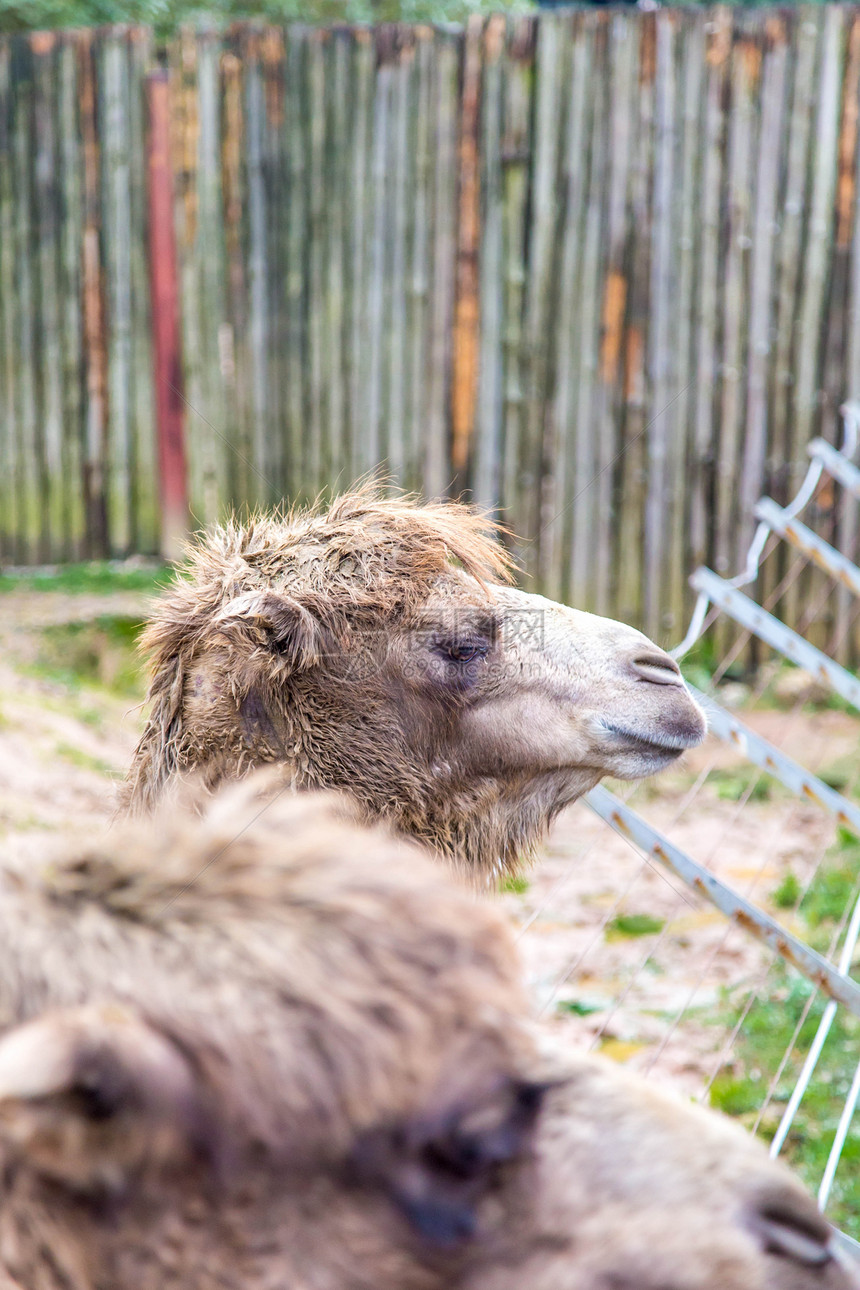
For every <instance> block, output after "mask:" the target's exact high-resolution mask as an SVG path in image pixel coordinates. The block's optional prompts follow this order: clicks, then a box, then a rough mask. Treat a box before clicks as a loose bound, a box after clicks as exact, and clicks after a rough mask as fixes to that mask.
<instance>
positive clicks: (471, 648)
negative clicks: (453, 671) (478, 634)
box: [444, 641, 488, 663]
mask: <svg viewBox="0 0 860 1290" xmlns="http://www.w3.org/2000/svg"><path fill="white" fill-rule="evenodd" d="M487 648H488V647H487V646H486V645H485V644H484V643H483V642H477V641H466V642H455V643H452V644H450V645H446V646H445V647H444V652H445V654H446V656H447V657H448V658H450V659H451V660H452V662H454V663H471V662H472V661H473V660H474V659H476V658H486V657H487Z"/></svg>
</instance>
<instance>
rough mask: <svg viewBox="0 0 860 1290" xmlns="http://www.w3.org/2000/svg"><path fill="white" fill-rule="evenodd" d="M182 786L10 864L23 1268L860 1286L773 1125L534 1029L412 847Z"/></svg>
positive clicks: (118, 1278)
mask: <svg viewBox="0 0 860 1290" xmlns="http://www.w3.org/2000/svg"><path fill="white" fill-rule="evenodd" d="M191 806H193V803H191V804H190V805H189V804H186V805H185V806H183V805H182V804H173V805H171V806H170V808H169V809H166V808H165V809H163V810H162V811H161V812H160V813H156V814H155V816H154V817H153V818H151V819H147V820H137V821H126V822H124V823H123V824H122V825H119V826H117V827H116V828H115V829H114V830H113V831H112V832H110V833H108V834H106V835H105V836H104V837H102V838H100V839H96V840H92V839H84V840H80V841H77V842H74V841H70V840H68V839H65V840H63V841H62V842H61V843H59V846H58V849H57V851H56V852H55V853H54V854H52V855H46V856H45V857H44V863H43V865H42V866H41V869H39V870H34V869H33V867H32V866H29V867H23V866H22V867H21V868H19V869H17V870H16V869H14V868H12V867H10V866H9V865H8V864H7V865H4V866H2V867H0V893H2V899H0V1286H2V1287H3V1290H108V1288H109V1290H179V1288H180V1287H181V1290H216V1288H217V1290H275V1287H278V1288H279V1290H280V1288H281V1287H289V1290H523V1287H528V1288H529V1290H624V1288H625V1287H626V1288H627V1290H777V1287H779V1288H780V1290H849V1288H850V1287H851V1286H854V1287H855V1290H856V1287H857V1284H858V1283H857V1281H856V1279H855V1278H854V1277H853V1275H852V1274H851V1272H850V1271H849V1269H848V1268H847V1266H846V1265H845V1264H844V1263H843V1262H842V1261H841V1258H840V1255H839V1254H838V1253H837V1252H836V1250H835V1249H834V1244H833V1238H832V1233H831V1229H830V1228H829V1226H828V1224H827V1223H826V1221H825V1220H824V1219H823V1218H822V1217H821V1216H820V1215H819V1213H818V1211H817V1209H816V1207H815V1204H814V1203H813V1201H812V1200H811V1199H810V1198H809V1197H807V1195H806V1193H805V1192H804V1190H803V1188H802V1187H801V1186H800V1185H799V1184H798V1182H797V1181H796V1180H795V1179H794V1178H793V1177H792V1175H791V1174H790V1173H789V1172H788V1171H787V1170H786V1169H784V1168H783V1167H782V1166H781V1165H779V1164H777V1163H774V1162H771V1161H770V1160H769V1159H768V1156H767V1154H766V1152H765V1151H764V1149H763V1148H762V1147H761V1145H760V1144H758V1143H756V1142H755V1141H753V1140H752V1139H750V1138H748V1137H747V1136H746V1134H745V1133H744V1132H743V1131H742V1130H740V1129H739V1128H738V1127H737V1126H735V1125H733V1124H730V1123H729V1122H727V1121H724V1120H723V1119H722V1118H721V1117H718V1116H717V1115H715V1114H713V1113H708V1112H705V1111H703V1110H701V1109H698V1108H695V1107H692V1106H690V1105H687V1104H684V1103H682V1102H680V1101H675V1100H674V1099H672V1098H670V1097H668V1096H667V1095H666V1094H664V1093H660V1092H658V1091H657V1090H655V1089H653V1088H652V1087H651V1086H650V1085H648V1084H646V1083H644V1082H642V1081H641V1080H640V1081H637V1080H636V1079H634V1078H633V1077H631V1076H630V1075H629V1074H625V1073H624V1072H623V1071H622V1070H620V1069H618V1068H616V1067H613V1066H612V1065H611V1064H610V1063H607V1062H605V1061H601V1059H599V1058H592V1057H584V1056H579V1055H572V1054H568V1053H565V1052H564V1051H563V1050H560V1049H558V1048H556V1047H555V1046H554V1043H553V1041H551V1040H549V1039H548V1038H547V1037H546V1036H543V1035H542V1033H541V1032H539V1031H538V1030H537V1028H536V1027H535V1024H534V1023H533V1022H532V1020H531V1019H530V1017H529V1015H528V1009H527V1007H526V1005H525V1002H524V998H523V992H522V988H521V986H520V984H519V979H518V972H517V969H516V957H515V953H514V946H513V942H512V936H511V933H510V931H509V929H508V927H507V925H506V923H505V922H504V921H503V919H502V917H501V915H500V913H499V912H498V911H497V909H495V908H494V907H493V906H492V905H491V904H490V903H484V904H482V903H481V902H476V901H475V899H474V896H473V895H472V894H471V893H470V892H469V891H468V890H467V889H466V888H465V887H464V886H463V884H462V883H460V882H459V881H458V880H457V879H456V878H455V877H454V876H453V875H452V876H448V875H446V874H445V873H444V872H443V871H442V870H440V868H439V866H438V863H435V862H434V861H433V860H432V858H430V857H429V856H428V855H426V854H425V853H423V852H422V851H421V850H420V849H419V848H418V847H416V846H414V845H413V844H411V843H409V842H406V841H404V840H400V839H397V838H395V837H393V836H392V835H390V834H389V833H387V832H386V831H384V830H382V829H381V828H380V827H377V828H375V829H373V830H370V829H368V828H366V827H363V826H360V825H359V824H358V823H357V822H356V820H355V818H354V817H355V815H356V814H357V812H356V810H355V807H354V806H351V805H350V804H349V803H348V802H346V801H344V800H342V799H336V800H333V799H332V798H331V797H327V796H324V795H318V794H314V793H299V794H295V795H292V794H288V793H286V792H284V791H281V792H280V795H278V794H274V795H273V790H272V787H271V785H270V784H269V785H267V784H263V785H261V784H260V783H259V781H258V778H257V777H254V778H252V779H251V780H246V781H245V782H244V783H243V784H240V785H235V784H234V785H231V786H229V787H228V788H226V789H222V790H221V792H219V793H218V794H216V795H215V796H214V798H212V799H210V801H209V803H208V804H207V805H206V806H205V808H204V810H203V813H202V815H200V814H198V813H195V811H194V810H192V809H190V807H191Z"/></svg>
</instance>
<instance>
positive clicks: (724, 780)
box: [711, 766, 773, 802]
mask: <svg viewBox="0 0 860 1290" xmlns="http://www.w3.org/2000/svg"><path fill="white" fill-rule="evenodd" d="M711 781H712V783H713V785H714V788H715V790H716V794H717V797H718V798H719V799H720V801H721V802H740V801H741V800H742V799H743V800H744V801H747V802H769V801H770V800H771V798H772V797H773V781H772V780H771V779H770V777H769V776H767V775H765V774H764V773H763V772H762V771H760V770H759V769H758V767H757V766H738V767H736V768H734V769H732V770H720V769H717V770H713V771H711Z"/></svg>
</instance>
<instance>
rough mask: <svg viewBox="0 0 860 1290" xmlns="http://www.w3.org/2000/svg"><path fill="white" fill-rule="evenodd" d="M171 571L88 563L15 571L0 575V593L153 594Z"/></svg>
mask: <svg viewBox="0 0 860 1290" xmlns="http://www.w3.org/2000/svg"><path fill="white" fill-rule="evenodd" d="M171 576H172V569H171V568H170V566H168V565H164V564H152V565H141V564H137V563H133V564H132V563H128V564H126V563H123V562H121V561H95V560H94V561H90V562H89V563H87V564H65V565H58V566H56V568H54V567H52V568H48V569H32V570H31V569H26V570H20V571H18V570H16V571H15V572H14V573H8V572H7V573H3V574H0V594H3V593H4V592H14V591H62V592H65V593H66V594H71V595H84V594H87V593H89V594H93V593H96V594H99V593H101V594H109V593H110V592H114V591H141V592H156V591H158V590H159V589H160V588H161V587H163V586H165V585H166V584H167V583H168V582H170V580H171Z"/></svg>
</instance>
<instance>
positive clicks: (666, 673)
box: [630, 649, 684, 685]
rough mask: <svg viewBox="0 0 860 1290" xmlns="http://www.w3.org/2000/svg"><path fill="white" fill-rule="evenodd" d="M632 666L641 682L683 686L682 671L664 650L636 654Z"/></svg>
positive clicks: (631, 661)
mask: <svg viewBox="0 0 860 1290" xmlns="http://www.w3.org/2000/svg"><path fill="white" fill-rule="evenodd" d="M630 666H631V668H632V670H633V672H634V673H635V675H636V677H637V679H638V680H640V681H651V682H652V683H653V684H654V685H683V684H684V682H683V680H682V678H681V669H680V668H679V667H678V664H677V663H676V662H675V660H674V659H673V658H670V657H669V655H668V654H664V653H663V651H662V650H656V649H655V650H654V651H653V652H651V651H649V652H648V653H643V654H635V655H634V656H633V658H631V660H630Z"/></svg>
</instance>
